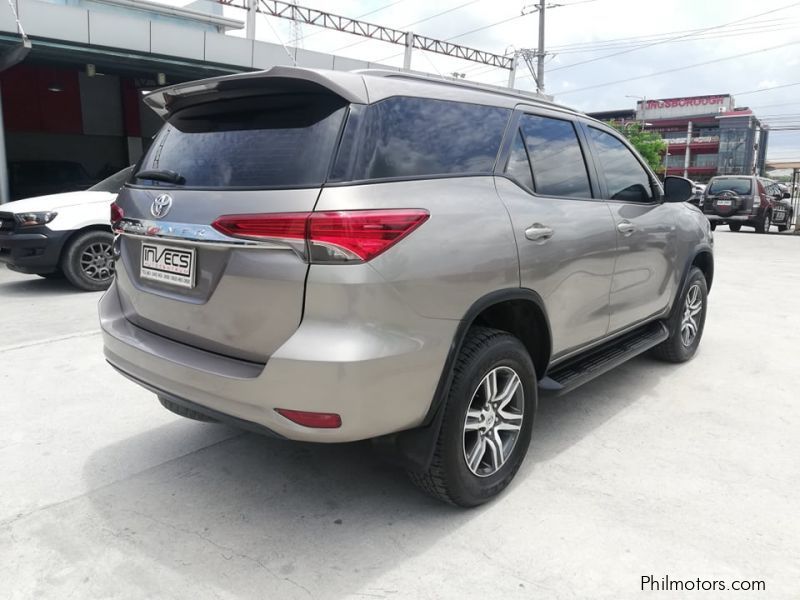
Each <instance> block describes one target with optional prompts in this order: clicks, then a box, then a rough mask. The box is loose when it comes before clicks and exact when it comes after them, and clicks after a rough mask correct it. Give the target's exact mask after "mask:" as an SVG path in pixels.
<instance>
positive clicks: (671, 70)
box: [558, 40, 800, 96]
mask: <svg viewBox="0 0 800 600" xmlns="http://www.w3.org/2000/svg"><path fill="white" fill-rule="evenodd" d="M795 44H800V40H794V41H791V42H787V43H785V44H779V45H777V46H770V47H768V48H761V49H760V50H751V51H750V52H742V53H741V54H734V55H732V56H723V57H722V58H715V59H713V60H706V61H703V62H699V63H694V64H691V65H683V66H681V67H675V68H672V69H665V70H664V71H656V72H655V73H648V74H647V75H638V76H636V77H628V78H626V79H617V80H616V81H607V82H605V83H598V84H596V85H589V86H586V87H582V88H576V89H574V90H567V91H564V92H559V94H558V95H559V96H563V95H564V94H574V93H576V92H583V91H585V90H593V89H596V88H600V87H605V86H607V85H615V84H617V83H627V82H629V81H637V80H639V79H648V78H650V77H655V76H656V75H664V74H666V73H675V72H677V71H684V70H686V69H694V68H696V67H703V66H705V65H711V64H714V63H718V62H724V61H726V60H733V59H734V58H742V57H743V56H751V55H753V54H761V53H763V52H769V51H771V50H777V49H778V48H785V47H787V46H793V45H795ZM789 85H797V84H789ZM778 87H788V85H786V86H775V87H773V88H769V89H776V88H778ZM757 91H761V90H753V91H751V92H740V95H744V94H753V93H756V92H757Z"/></svg>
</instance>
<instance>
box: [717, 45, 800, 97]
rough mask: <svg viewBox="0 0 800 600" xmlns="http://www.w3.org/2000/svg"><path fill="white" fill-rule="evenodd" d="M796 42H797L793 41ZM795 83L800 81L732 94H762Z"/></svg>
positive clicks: (799, 83)
mask: <svg viewBox="0 0 800 600" xmlns="http://www.w3.org/2000/svg"><path fill="white" fill-rule="evenodd" d="M792 43H796V42H792ZM795 85H800V81H795V82H794V83H784V84H782V85H773V86H772V87H765V88H759V89H757V90H748V91H746V92H734V93H733V94H731V96H746V95H747V94H760V93H761V92H769V91H771V90H779V89H781V88H787V87H792V86H795Z"/></svg>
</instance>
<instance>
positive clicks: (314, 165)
mask: <svg viewBox="0 0 800 600" xmlns="http://www.w3.org/2000/svg"><path fill="white" fill-rule="evenodd" d="M344 113H345V102H344V100H342V99H341V98H338V97H335V96H330V95H324V94H317V95H312V94H303V95H299V94H281V95H276V96H260V97H256V98H242V99H236V100H226V101H222V102H209V103H206V104H202V105H199V106H193V107H191V108H186V109H184V110H182V111H178V112H177V113H175V114H174V115H173V116H172V117H170V119H169V122H168V123H167V124H166V125H165V126H164V127H163V128H162V130H161V131H160V132H159V134H158V136H157V137H156V139H155V140H154V141H153V144H152V146H151V147H150V150H149V151H148V153H147V155H146V156H145V158H144V160H143V161H142V164H141V166H140V167H139V170H140V171H144V170H157V171H174V172H176V173H177V174H178V175H180V176H181V177H182V178H183V183H182V184H181V185H182V186H185V187H210V188H217V187H221V188H236V187H249V188H252V187H255V188H280V187H313V186H319V185H321V184H322V182H323V181H324V180H325V176H326V175H327V173H328V169H329V168H330V164H331V160H332V158H333V152H334V148H335V145H336V138H337V136H338V133H339V129H340V127H341V124H342V120H343V118H344ZM137 183H140V184H145V185H153V186H171V185H174V184H172V183H165V182H162V181H154V180H143V179H141V178H137Z"/></svg>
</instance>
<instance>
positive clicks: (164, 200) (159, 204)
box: [150, 194, 172, 219]
mask: <svg viewBox="0 0 800 600" xmlns="http://www.w3.org/2000/svg"><path fill="white" fill-rule="evenodd" d="M170 208H172V196H170V195H169V194H161V195H160V196H157V197H156V199H155V200H153V204H151V205H150V214H151V215H153V216H154V217H155V218H156V219H160V218H161V217H164V216H166V215H167V213H168V212H169V209H170Z"/></svg>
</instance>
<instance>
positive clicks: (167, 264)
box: [139, 243, 196, 288]
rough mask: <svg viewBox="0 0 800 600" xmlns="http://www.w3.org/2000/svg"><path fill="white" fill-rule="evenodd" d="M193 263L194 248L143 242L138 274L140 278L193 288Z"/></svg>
mask: <svg viewBox="0 0 800 600" xmlns="http://www.w3.org/2000/svg"><path fill="white" fill-rule="evenodd" d="M195 263H196V261H195V250H194V248H178V247H175V246H163V245H161V244H149V243H143V244H142V264H141V268H140V270H139V276H140V277H141V278H142V279H150V280H151V281H160V282H161V283H167V284H170V285H176V286H179V287H184V288H193V287H194V271H195Z"/></svg>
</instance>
